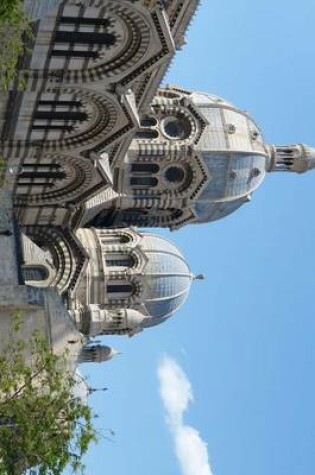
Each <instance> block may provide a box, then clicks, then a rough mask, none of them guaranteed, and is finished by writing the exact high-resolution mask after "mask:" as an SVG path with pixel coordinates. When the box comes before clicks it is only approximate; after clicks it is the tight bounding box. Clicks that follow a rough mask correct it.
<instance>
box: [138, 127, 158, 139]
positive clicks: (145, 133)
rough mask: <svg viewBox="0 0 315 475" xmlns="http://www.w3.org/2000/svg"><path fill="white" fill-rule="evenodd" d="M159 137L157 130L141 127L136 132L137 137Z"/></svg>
mask: <svg viewBox="0 0 315 475" xmlns="http://www.w3.org/2000/svg"><path fill="white" fill-rule="evenodd" d="M158 137H159V133H158V131H157V130H151V129H141V130H138V131H137V132H136V133H135V138H136V139H144V140H153V139H157V138H158Z"/></svg>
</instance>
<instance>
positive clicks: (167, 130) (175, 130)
mask: <svg viewBox="0 0 315 475" xmlns="http://www.w3.org/2000/svg"><path fill="white" fill-rule="evenodd" d="M162 125H163V133H164V135H166V136H167V137H168V138H171V139H176V140H184V139H187V138H188V137H189V136H190V134H191V124H190V121H189V119H188V118H187V117H185V116H184V115H180V116H169V117H166V118H165V119H164V120H163V123H162Z"/></svg>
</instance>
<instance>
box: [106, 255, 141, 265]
mask: <svg viewBox="0 0 315 475" xmlns="http://www.w3.org/2000/svg"><path fill="white" fill-rule="evenodd" d="M105 263H106V266H107V267H133V266H134V263H135V262H134V259H133V257H132V256H130V255H128V254H126V253H123V252H120V253H118V252H117V253H115V254H112V253H111V254H108V255H106V256H105Z"/></svg>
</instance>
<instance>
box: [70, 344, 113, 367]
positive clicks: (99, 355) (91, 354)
mask: <svg viewBox="0 0 315 475" xmlns="http://www.w3.org/2000/svg"><path fill="white" fill-rule="evenodd" d="M118 354H119V351H117V350H115V349H114V348H111V347H110V346H106V345H89V346H85V347H84V348H83V349H82V352H81V355H80V358H79V361H80V363H102V362H103V361H109V360H111V359H112V358H113V357H114V356H116V355H118Z"/></svg>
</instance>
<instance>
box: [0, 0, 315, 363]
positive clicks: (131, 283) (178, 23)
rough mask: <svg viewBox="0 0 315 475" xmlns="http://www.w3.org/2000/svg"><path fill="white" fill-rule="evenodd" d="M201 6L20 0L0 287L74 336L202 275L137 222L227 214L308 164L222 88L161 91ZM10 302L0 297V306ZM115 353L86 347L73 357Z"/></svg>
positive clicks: (6, 95)
mask: <svg viewBox="0 0 315 475" xmlns="http://www.w3.org/2000/svg"><path fill="white" fill-rule="evenodd" d="M198 4H199V1H198V0H63V1H61V0H50V1H45V2H38V1H36V0H27V1H25V2H24V5H25V9H26V11H27V13H28V14H29V15H30V17H31V18H32V21H33V23H32V24H33V36H32V38H27V42H26V43H27V44H26V47H25V54H24V55H23V57H21V58H20V60H19V63H18V77H17V78H16V80H15V82H14V83H13V84H12V85H11V88H10V90H9V91H8V92H1V93H0V94H1V101H0V134H1V135H0V156H1V157H2V160H3V162H4V164H3V167H2V168H1V169H2V170H3V173H2V174H1V173H0V180H1V182H2V183H0V185H1V189H0V191H1V204H0V206H1V208H0V246H1V242H2V246H3V247H2V248H1V249H2V250H1V254H2V255H5V253H7V255H8V256H9V255H10V256H11V258H12V259H14V260H15V261H16V275H17V277H16V278H15V277H14V278H13V277H12V279H13V280H12V282H11V281H10V280H9V281H8V278H7V277H8V276H7V274H5V269H6V267H5V266H4V270H3V269H2V277H1V271H0V283H1V278H2V279H3V283H5V284H6V285H7V286H10V285H11V287H12V286H13V287H14V289H15V290H14V292H16V291H17V288H18V287H19V291H20V290H21V289H26V290H25V292H26V293H25V296H24V297H21V299H22V300H23V298H24V304H23V305H24V306H26V307H27V305H34V302H33V303H32V301H30V300H29V297H27V295H32V296H33V297H32V298H33V300H34V295H35V294H36V295H38V299H37V300H36V299H35V300H36V301H37V304H36V302H35V305H41V304H40V303H39V302H40V299H41V297H40V295H44V300H45V299H46V300H47V299H48V294H49V295H50V293H51V292H52V293H53V295H54V297H53V300H54V302H55V303H54V305H55V306H56V309H57V308H58V309H59V310H60V309H61V308H62V313H63V314H64V315H65V320H66V318H68V319H69V322H70V323H69V322H67V325H68V327H69V325H71V324H72V325H73V329H72V331H73V332H77V333H78V335H84V336H85V337H86V338H90V337H94V336H96V335H111V334H116V335H117V334H118V335H129V336H133V335H135V334H137V333H139V332H141V331H142V330H145V329H147V328H150V327H153V326H155V325H157V324H160V323H162V322H164V321H165V320H167V319H168V318H170V317H171V316H172V315H173V314H174V313H175V312H176V311H177V310H178V309H179V308H180V307H181V305H182V304H183V303H184V301H185V300H186V298H187V296H188V294H189V289H190V286H191V285H192V283H193V282H194V280H196V279H202V278H203V276H201V275H194V274H193V273H192V272H191V270H190V268H189V265H188V263H187V262H186V260H185V258H184V256H183V255H182V253H181V252H180V251H179V250H178V248H177V247H176V245H174V244H173V243H172V242H170V241H168V240H166V239H164V238H162V237H160V236H159V235H158V234H156V233H152V231H151V230H150V232H144V231H142V230H141V228H146V227H148V228H154V227H166V228H170V229H179V228H181V227H183V226H186V225H195V224H200V223H208V222H211V221H214V220H217V219H221V218H224V217H226V216H228V215H229V214H230V213H232V212H234V211H236V210H237V209H238V208H239V207H240V206H242V205H243V204H244V203H247V202H248V201H249V200H250V199H251V195H252V193H253V192H254V191H255V190H256V188H257V187H258V186H259V185H260V184H261V183H262V181H263V180H264V179H265V177H266V176H267V174H268V173H269V172H275V171H286V172H296V173H303V172H306V171H308V170H311V169H312V168H314V167H315V149H313V148H311V147H308V146H306V145H303V144H295V145H292V144H290V145H268V144H267V143H265V141H264V139H263V135H262V133H261V130H260V128H259V126H258V125H257V124H256V123H255V122H254V120H253V119H252V118H251V117H250V116H249V115H248V114H247V113H246V112H245V111H244V110H242V109H238V108H237V107H235V106H234V105H232V104H230V103H229V102H227V101H225V100H224V99H222V98H221V97H216V96H213V95H211V94H209V93H205V92H196V91H191V90H186V89H183V88H181V87H180V86H167V87H160V85H161V82H162V80H163V77H164V75H165V72H166V70H167V68H168V66H169V64H170V61H171V59H172V57H173V56H174V54H175V53H176V50H178V49H180V48H181V47H182V46H183V45H184V43H185V32H186V30H187V27H188V25H189V23H190V21H191V20H192V18H193V16H194V14H195V12H196V10H197V7H198ZM21 81H23V84H24V87H23V89H22V90H21V89H20V87H19V84H20V82H21ZM1 169H0V172H1ZM139 228H140V229H139ZM5 246H6V247H5ZM3 249H5V251H3ZM10 253H11V254H10ZM14 279H15V280H14ZM10 282H11V283H10ZM11 287H10V288H11ZM13 287H12V289H13ZM10 288H9V287H8V289H7V292H8V295H9V294H10ZM12 292H13V291H12ZM12 292H11V294H12ZM12 295H13V294H12ZM21 295H22V294H21ZM23 295H24V294H23ZM49 298H50V301H52V300H51V299H52V297H51V296H50V297H49ZM25 299H26V300H25ZM31 300H32V299H31ZM46 300H45V302H46ZM8 305H9V304H8V297H6V296H5V295H4V294H3V295H1V292H0V313H1V309H5V308H6V306H8ZM10 305H11V306H12V305H13V306H14V304H13V301H12V302H11V304H10ZM42 308H43V309H44V310H43V312H44V314H45V315H46V318H47V308H48V307H47V305H46V306H45V305H44V306H43V307H42ZM49 308H50V309H51V308H52V305H51V306H50V307H49ZM3 311H4V310H3ZM45 312H46V313H45ZM54 312H55V313H54ZM54 312H53V314H54V315H55V314H56V313H58V311H57V310H54ZM59 313H60V312H59ZM51 318H52V317H51V316H50V319H51ZM60 325H61V326H60V329H62V325H63V324H62V323H60ZM59 333H60V332H59ZM74 334H75V333H74ZM56 338H57V337H56ZM75 338H77V337H75ZM54 341H55V340H54V339H52V345H53V346H54ZM67 341H68V342H69V341H70V342H71V341H73V339H72V340H71V339H70V340H69V338H68V340H67ZM64 344H65V343H63V346H64ZM112 355H113V352H111V351H110V349H104V348H102V347H100V346H98V347H95V348H91V347H88V346H87V347H86V348H85V350H84V351H83V353H82V356H81V360H82V361H102V360H107V359H109V358H111V357H112Z"/></svg>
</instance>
